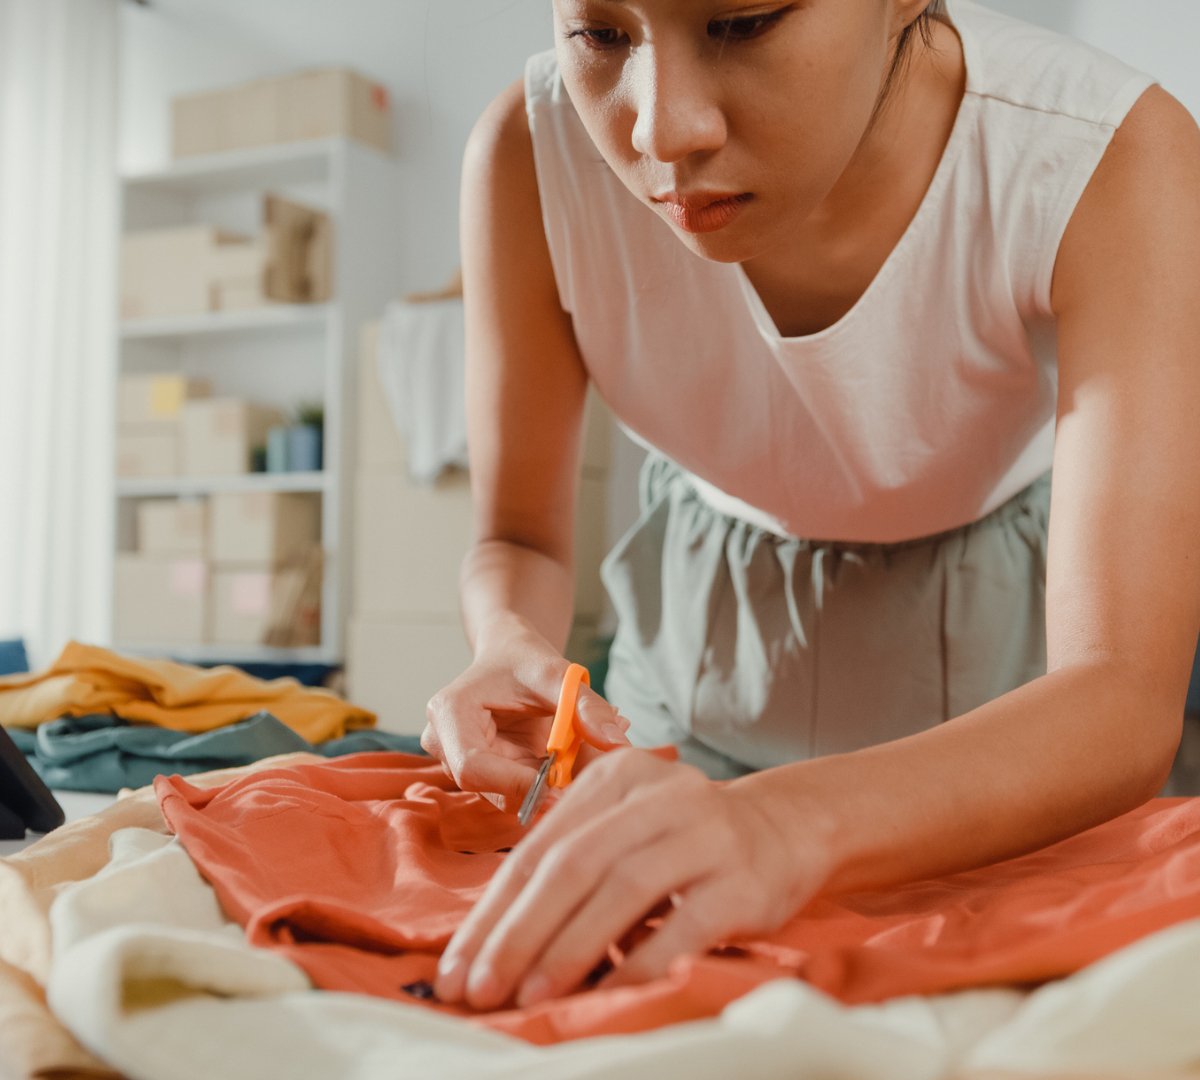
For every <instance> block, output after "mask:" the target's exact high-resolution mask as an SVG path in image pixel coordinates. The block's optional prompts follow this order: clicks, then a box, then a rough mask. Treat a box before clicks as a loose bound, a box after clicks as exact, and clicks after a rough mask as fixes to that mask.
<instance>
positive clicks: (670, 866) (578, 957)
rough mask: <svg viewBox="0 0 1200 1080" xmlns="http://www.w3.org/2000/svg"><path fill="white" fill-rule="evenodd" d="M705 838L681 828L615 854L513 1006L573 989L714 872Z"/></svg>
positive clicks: (536, 964)
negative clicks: (665, 903) (652, 915)
mask: <svg viewBox="0 0 1200 1080" xmlns="http://www.w3.org/2000/svg"><path fill="white" fill-rule="evenodd" d="M706 835H707V833H706V830H704V829H703V828H700V827H697V826H694V825H691V826H686V827H685V828H684V829H683V830H682V831H670V832H668V833H667V834H666V835H664V836H660V837H659V838H658V839H657V841H655V842H653V843H651V844H648V845H647V846H646V847H643V848H641V849H640V850H638V851H634V852H632V853H629V854H626V855H623V856H619V857H618V861H617V862H615V863H614V864H613V865H612V866H611V867H610V868H609V870H608V872H607V873H606V874H605V875H604V876H603V879H602V880H601V882H600V883H599V887H598V888H597V889H596V891H595V892H594V893H593V894H592V895H591V897H590V898H589V899H588V900H587V901H586V902H585V903H584V904H583V905H582V906H580V907H578V908H577V909H576V910H575V912H574V913H573V914H572V915H571V917H570V918H569V919H568V921H567V923H566V925H565V926H564V927H563V928H562V929H561V930H560V931H559V932H558V933H557V934H555V935H554V936H553V938H552V939H551V940H550V943H549V944H548V945H547V946H546V947H545V949H544V950H543V952H542V954H541V956H540V957H538V958H537V959H536V961H535V962H534V963H533V964H532V965H531V966H530V969H529V971H528V972H527V973H526V974H525V975H524V976H523V977H522V978H521V983H520V987H519V989H518V991H517V1004H518V1005H519V1006H520V1007H521V1008H527V1007H529V1006H531V1005H536V1004H538V1003H539V1002H542V1001H548V1000H550V999H551V998H555V997H559V996H561V995H563V994H567V993H569V992H570V991H572V990H574V989H575V987H577V986H578V985H579V984H580V983H581V982H582V981H583V980H584V979H585V978H586V977H587V974H588V972H590V971H592V970H593V969H594V968H595V967H596V965H597V964H598V963H599V962H600V961H601V960H603V959H604V957H605V956H606V954H607V952H608V947H609V945H610V944H611V943H612V942H614V941H617V940H619V939H620V938H621V937H622V936H623V935H624V934H625V933H626V931H628V930H629V929H630V928H631V927H633V926H635V925H636V924H638V923H639V922H641V920H642V919H643V918H645V915H646V913H647V912H648V911H650V910H651V909H652V908H654V907H655V906H656V905H657V904H658V903H660V902H661V901H662V900H663V899H664V898H665V897H667V896H668V895H670V894H671V893H672V892H673V891H675V890H686V889H687V888H688V887H689V886H691V885H692V884H694V883H695V882H697V881H698V880H700V879H702V878H704V877H707V876H708V875H709V874H711V873H712V872H713V871H714V870H716V869H717V866H716V864H715V862H714V860H713V858H712V848H711V845H708V844H706V843H705V838H706ZM483 958H487V953H486V951H485V953H484V954H483ZM492 969H493V971H497V970H502V967H501V964H500V963H499V962H498V961H495V960H493V961H492Z"/></svg>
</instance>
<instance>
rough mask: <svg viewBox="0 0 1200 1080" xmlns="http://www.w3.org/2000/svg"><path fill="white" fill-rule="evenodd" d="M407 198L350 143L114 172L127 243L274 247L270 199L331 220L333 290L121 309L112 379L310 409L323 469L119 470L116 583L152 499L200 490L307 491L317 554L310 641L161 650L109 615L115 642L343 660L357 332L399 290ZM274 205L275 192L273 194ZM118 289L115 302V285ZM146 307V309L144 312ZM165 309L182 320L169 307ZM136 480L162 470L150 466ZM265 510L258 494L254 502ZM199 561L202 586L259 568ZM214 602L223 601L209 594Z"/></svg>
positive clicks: (309, 144) (207, 655)
mask: <svg viewBox="0 0 1200 1080" xmlns="http://www.w3.org/2000/svg"><path fill="white" fill-rule="evenodd" d="M403 190H404V182H403V174H402V169H401V166H400V163H399V162H398V160H397V159H396V158H394V157H392V156H390V155H388V154H386V153H383V152H381V151H380V150H378V149H376V148H375V147H374V146H368V145H366V144H365V143H363V142H360V141H358V140H356V139H353V138H348V137H343V136H338V137H329V138H318V139H311V140H306V141H299V142H290V143H280V144H276V145H261V146H256V147H253V148H250V149H242V150H231V151H227V152H222V153H213V154H204V155H202V156H192V157H184V158H179V159H177V160H175V161H173V162H171V163H170V164H169V165H166V166H165V167H163V168H160V169H154V170H153V171H148V172H140V173H137V172H135V173H126V174H125V175H124V176H123V177H122V179H121V195H122V200H121V202H122V225H123V230H124V231H125V233H126V234H129V233H143V232H146V231H153V230H179V231H185V230H188V229H191V231H192V232H193V233H194V232H195V231H196V230H195V228H194V227H196V226H199V227H203V228H206V229H211V230H218V231H219V233H220V234H221V235H230V236H235V237H251V238H255V237H257V238H259V239H260V240H261V242H262V243H263V244H264V245H265V246H266V250H267V251H268V252H272V253H273V252H274V251H275V248H274V247H272V246H271V245H272V243H273V242H274V240H273V239H271V238H272V237H274V236H275V235H276V234H274V233H269V230H270V229H271V228H272V227H273V226H272V218H271V216H270V215H271V213H272V211H271V209H270V208H271V206H279V205H280V203H281V201H282V202H286V203H289V204H295V205H297V206H299V207H300V208H302V209H307V210H309V211H312V212H317V213H318V216H319V215H324V216H325V217H326V218H327V221H326V222H325V232H324V234H323V235H324V236H325V243H326V244H327V260H326V268H325V270H324V277H325V281H326V283H327V284H326V287H325V288H324V289H322V290H314V291H313V293H312V294H311V295H312V301H313V302H290V300H291V297H290V296H289V297H288V301H287V302H285V301H282V300H278V299H271V300H269V299H266V297H259V298H256V299H255V300H254V301H252V303H251V304H250V305H248V306H245V305H244V304H243V302H241V301H239V302H236V303H234V302H232V301H230V303H229V306H228V307H227V306H226V300H225V298H224V295H223V294H222V293H220V292H219V291H213V292H212V293H211V296H210V298H209V301H208V307H209V308H210V310H204V309H203V308H204V306H205V305H204V303H203V302H202V301H203V294H201V298H200V299H201V302H196V303H195V306H194V307H192V308H187V307H176V308H173V309H168V308H166V307H163V308H161V309H160V310H161V311H162V312H163V313H162V314H152V312H153V311H154V308H153V307H151V306H147V307H145V308H139V307H137V306H130V307H129V308H126V309H125V310H126V311H127V314H128V315H130V316H132V315H135V314H137V315H139V316H140V317H127V318H125V319H124V320H123V321H122V322H121V323H120V324H119V326H118V330H117V334H118V345H119V350H120V352H119V373H120V375H121V376H130V377H146V376H158V375H160V374H163V375H170V376H182V377H183V378H184V379H185V380H187V381H188V382H189V384H190V383H191V382H195V383H197V384H199V383H204V384H206V385H207V386H209V387H211V397H212V398H213V399H214V401H216V400H220V399H226V400H229V399H233V400H236V401H241V402H246V403H250V405H252V406H253V407H254V408H256V409H261V410H270V411H272V412H273V413H275V414H276V415H277V416H278V417H279V418H280V419H277V420H274V421H272V422H273V423H275V424H283V425H288V424H294V423H296V421H297V418H298V417H299V416H300V415H302V413H303V412H304V411H308V412H310V413H311V412H313V411H314V410H316V411H319V412H320V414H321V420H320V430H321V435H320V449H321V458H318V459H317V460H321V461H322V468H321V471H315V472H314V471H297V472H271V473H251V472H246V473H244V474H239V475H231V476H212V475H195V476H192V475H172V476H161V477H160V476H153V475H144V474H142V475H139V474H138V473H139V471H141V470H140V469H133V470H128V471H129V472H130V473H131V474H130V475H124V476H120V477H118V478H117V480H116V484H115V502H116V514H115V535H114V541H113V562H112V566H113V574H114V578H115V576H116V573H117V565H118V562H121V561H124V562H126V563H127V562H128V558H129V556H130V555H139V556H140V555H142V554H143V552H142V549H141V548H140V546H139V544H140V540H139V529H138V521H139V512H140V510H141V509H143V508H145V507H146V506H147V505H148V500H163V499H166V500H169V499H171V498H173V497H178V498H183V499H185V500H186V499H191V500H202V501H204V502H205V503H212V502H213V500H212V499H206V498H205V497H206V496H236V495H246V496H267V497H268V500H270V501H273V502H277V501H278V500H271V499H270V497H273V496H275V495H278V496H280V497H281V499H294V497H295V496H296V495H309V496H311V497H312V498H313V499H314V500H317V501H318V503H319V510H318V512H317V516H316V519H315V520H317V521H318V524H317V526H316V528H317V529H318V531H319V537H318V539H317V542H319V545H320V549H321V561H320V571H319V573H320V581H319V623H320V625H319V635H318V636H317V641H318V644H315V645H307V644H306V645H298V646H297V647H294V648H286V649H279V648H272V647H267V646H242V645H226V644H222V643H221V642H220V641H214V642H211V643H208V642H206V643H204V644H192V645H169V644H168V645H160V646H154V645H149V644H145V642H146V640H147V639H149V640H151V641H152V640H153V639H154V637H156V636H157V634H151V633H150V632H149V631H148V630H147V632H145V633H143V632H141V631H136V632H135V631H134V630H133V629H132V626H133V625H134V624H127V629H126V631H125V632H124V633H122V632H119V631H118V630H117V628H116V622H117V620H116V619H114V632H113V636H114V638H115V639H117V643H118V645H119V647H122V648H125V647H128V648H129V649H130V651H138V652H143V653H145V654H146V655H169V656H173V657H177V658H181V659H194V660H196V661H197V662H211V661H214V660H215V661H220V660H230V661H241V662H244V663H251V662H254V663H267V662H288V663H299V662H317V663H329V664H336V663H339V662H340V661H341V660H342V659H343V657H344V655H345V653H344V650H345V640H346V622H347V617H348V612H349V603H348V597H349V590H350V573H351V567H350V563H351V557H352V548H353V545H352V544H351V542H350V529H351V501H352V490H353V483H352V477H353V471H352V470H353V467H354V462H353V446H352V443H353V432H354V428H355V424H354V416H353V414H354V402H355V399H356V391H357V362H356V361H357V356H358V334H359V329H360V327H361V326H362V325H363V324H364V323H365V322H367V321H368V320H370V319H374V318H377V317H378V315H379V313H380V312H381V311H382V310H383V308H384V307H385V305H386V304H387V303H388V302H389V301H390V300H393V299H395V298H396V297H397V296H398V295H399V294H400V293H401V291H402V289H401V284H402V280H403V260H404V253H405V236H404V233H403V228H402V216H401V215H402V212H403V209H404V203H403V200H402V199H401V198H400V197H399V193H400V192H402V191H403ZM272 196H274V197H277V198H275V199H274V200H272V199H270V198H269V197H272ZM213 235H214V237H215V236H216V235H217V233H216V232H214V233H213ZM272 257H274V255H273V254H272ZM310 272H311V267H310ZM187 281H188V282H190V281H191V278H188V279H187ZM150 284H151V285H153V284H154V281H153V279H151V281H150ZM122 295H123V299H124V291H123V294H122ZM172 295H174V294H172ZM187 295H188V296H189V297H190V296H191V295H192V293H191V292H189V293H188V294H187ZM269 295H271V296H277V295H279V294H277V293H275V292H270V293H269ZM143 310H145V312H146V314H145V315H144V316H141V315H140V313H141V311H143ZM169 310H174V311H179V312H181V313H179V314H167V313H166V312H167V311H169ZM189 407H190V403H189ZM255 440H256V442H257V435H256V436H255ZM289 445H290V444H289ZM189 461H190V459H189ZM147 464H148V466H150V465H153V464H154V462H153V461H151V462H148V463H147ZM175 467H176V468H178V469H180V470H181V471H182V472H189V471H202V469H203V466H201V467H200V468H199V469H197V467H196V466H195V464H194V463H192V464H190V465H189V464H187V463H184V462H183V461H182V459H181V461H180V463H179V464H178V465H177V466H175ZM300 467H301V468H305V466H304V465H301V466H300ZM247 468H249V463H247ZM144 471H145V472H152V471H164V470H161V469H152V468H150V467H147V468H146V469H145V470H144ZM214 471H216V470H215V469H214ZM264 501H267V500H258V502H257V503H256V505H260V506H261V504H262V503H263V502H264ZM249 512H250V511H249V510H247V513H249ZM269 512H271V513H274V512H275V511H273V510H272V511H269ZM202 557H203V558H204V559H205V560H207V563H208V576H207V579H206V580H207V581H208V582H209V583H210V586H209V587H211V588H213V589H216V588H218V587H222V586H220V584H219V583H220V581H221V580H222V579H228V577H229V576H230V574H231V573H233V572H234V571H241V570H246V569H252V568H248V567H245V566H235V565H233V564H231V563H229V562H222V560H221V558H218V557H216V556H213V555H212V554H211V553H206V554H205V555H204V556H202ZM160 561H161V560H160ZM164 575H165V576H164ZM176 577H177V578H178V581H179V582H180V583H182V584H181V586H180V587H181V588H182V587H183V585H185V584H186V585H187V587H188V589H191V590H193V592H194V587H195V586H194V580H193V578H192V577H191V576H190V571H189V572H188V573H187V574H184V573H183V572H182V571H180V573H179V574H178V575H176V576H175V577H172V575H171V574H170V573H167V572H166V571H163V573H162V574H160V575H159V578H161V579H162V580H164V581H166V582H167V584H168V585H170V583H171V582H172V581H174V580H176ZM153 580H156V578H155V577H154V576H153V575H151V574H149V573H148V574H147V576H146V577H145V582H146V583H147V584H145V585H139V586H137V588H138V589H144V588H148V587H149V584H148V583H149V582H151V581H153ZM129 581H130V579H129V578H126V585H125V587H126V588H129V587H131V586H130V584H129ZM230 588H232V587H231V586H230ZM247 588H248V587H247ZM256 595H257V594H256ZM272 595H274V593H272ZM247 596H248V594H247V593H245V590H243V592H242V593H239V594H237V595H236V596H234V598H233V599H232V600H230V598H229V597H226V599H225V608H226V609H227V608H228V607H229V604H230V603H231V602H232V603H233V604H234V606H235V607H239V606H242V607H244V606H245V603H244V602H245V601H246V600H247ZM116 599H117V600H118V601H119V599H120V598H119V597H117V598H116ZM259 599H261V598H259ZM195 602H196V600H195V597H194V595H192V592H189V593H188V595H187V596H184V595H182V594H181V596H180V597H179V603H180V604H183V605H188V604H194V603H195ZM209 602H210V604H216V603H217V601H215V600H213V599H212V598H211V597H210V600H209ZM114 610H115V605H114ZM127 610H128V609H127ZM146 610H148V611H150V610H152V609H146ZM147 625H149V624H147ZM164 636H165V635H164ZM139 641H140V642H142V643H143V644H141V645H139V644H138V642H139ZM127 642H132V644H129V645H127V644H126V643H127Z"/></svg>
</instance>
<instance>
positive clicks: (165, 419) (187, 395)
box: [117, 372, 211, 433]
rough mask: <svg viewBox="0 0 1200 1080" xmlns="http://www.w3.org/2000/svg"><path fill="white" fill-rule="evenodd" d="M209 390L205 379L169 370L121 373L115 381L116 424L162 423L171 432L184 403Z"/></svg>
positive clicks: (206, 395) (202, 396)
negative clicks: (177, 373) (152, 372)
mask: <svg viewBox="0 0 1200 1080" xmlns="http://www.w3.org/2000/svg"><path fill="white" fill-rule="evenodd" d="M210 393H211V386H210V384H209V382H208V380H207V379H192V378H189V377H188V376H186V375H176V374H172V373H169V372H168V373H162V374H150V375H122V376H121V377H120V378H119V379H118V380H117V423H119V424H122V425H139V426H143V427H148V426H150V425H155V424H158V425H163V432H164V433H166V432H167V431H173V430H174V429H175V425H176V424H177V423H178V422H179V414H180V413H181V412H182V411H183V403H184V402H185V401H191V400H194V399H196V398H206V397H208V395H209V394H210Z"/></svg>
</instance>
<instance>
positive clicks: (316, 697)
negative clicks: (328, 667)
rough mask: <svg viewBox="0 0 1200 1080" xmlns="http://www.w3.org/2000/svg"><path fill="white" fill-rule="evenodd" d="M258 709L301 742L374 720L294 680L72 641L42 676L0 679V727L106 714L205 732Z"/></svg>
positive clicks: (335, 735)
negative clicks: (120, 652) (124, 653)
mask: <svg viewBox="0 0 1200 1080" xmlns="http://www.w3.org/2000/svg"><path fill="white" fill-rule="evenodd" d="M260 710H266V711H267V712H270V713H272V714H273V715H274V716H276V717H278V718H279V720H280V721H281V722H283V723H284V724H286V725H287V726H288V727H290V728H291V729H292V730H293V731H295V732H296V733H297V734H298V735H302V736H303V737H304V738H306V739H307V740H308V741H309V742H313V743H317V742H325V741H326V740H327V739H340V738H341V737H342V736H343V735H345V734H346V732H347V731H352V730H354V729H356V728H364V727H373V726H374V724H375V714H374V713H371V712H368V711H367V710H366V709H360V708H358V707H357V706H356V705H351V704H350V703H349V702H346V701H343V700H342V699H341V698H339V697H338V696H337V695H336V694H333V693H330V692H329V691H328V690H321V689H314V688H312V687H307V686H301V685H300V684H299V683H298V682H297V681H296V680H295V679H291V678H285V679H271V680H266V679H256V678H254V677H253V676H251V675H247V674H246V673H245V672H244V671H239V670H238V669H237V668H232V667H218V668H209V669H206V668H198V667H193V666H192V665H191V664H179V663H176V662H175V661H173V660H143V659H134V658H132V657H127V656H120V655H118V654H117V653H114V652H112V651H111V650H109V649H102V648H99V647H97V646H94V645H82V644H80V643H79V642H76V641H72V642H70V643H68V644H67V646H66V648H64V649H63V651H62V654H61V655H60V656H59V658H58V659H57V660H56V661H55V662H54V663H53V664H52V665H51V666H50V667H49V668H47V669H46V670H45V671H41V672H37V673H35V674H30V675H9V676H6V677H4V678H0V724H3V725H4V726H5V727H22V728H32V727H37V726H38V725H39V724H44V723H46V722H47V721H49V720H54V719H56V718H57V717H59V716H86V715H87V714H88V713H113V714H114V715H116V716H119V717H121V719H122V720H128V721H130V722H131V723H145V724H157V725H158V726H159V727H164V728H170V729H171V730H172V731H191V732H199V731H211V730H212V729H213V728H218V727H223V726H225V725H226V724H233V723H236V722H237V721H239V720H245V719H246V718H247V717H248V716H251V715H253V714H254V713H256V712H258V711H260Z"/></svg>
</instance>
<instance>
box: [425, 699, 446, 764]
mask: <svg viewBox="0 0 1200 1080" xmlns="http://www.w3.org/2000/svg"><path fill="white" fill-rule="evenodd" d="M425 711H426V714H427V715H428V712H429V707H428V706H426V710H425ZM421 749H422V750H424V751H425V753H427V754H428V755H429V756H430V757H431V758H436V759H437V760H438V761H443V754H442V741H441V739H439V738H438V733H437V728H435V727H434V726H433V724H432V723H426V725H425V730H424V731H422V732H421ZM443 763H444V762H443Z"/></svg>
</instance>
